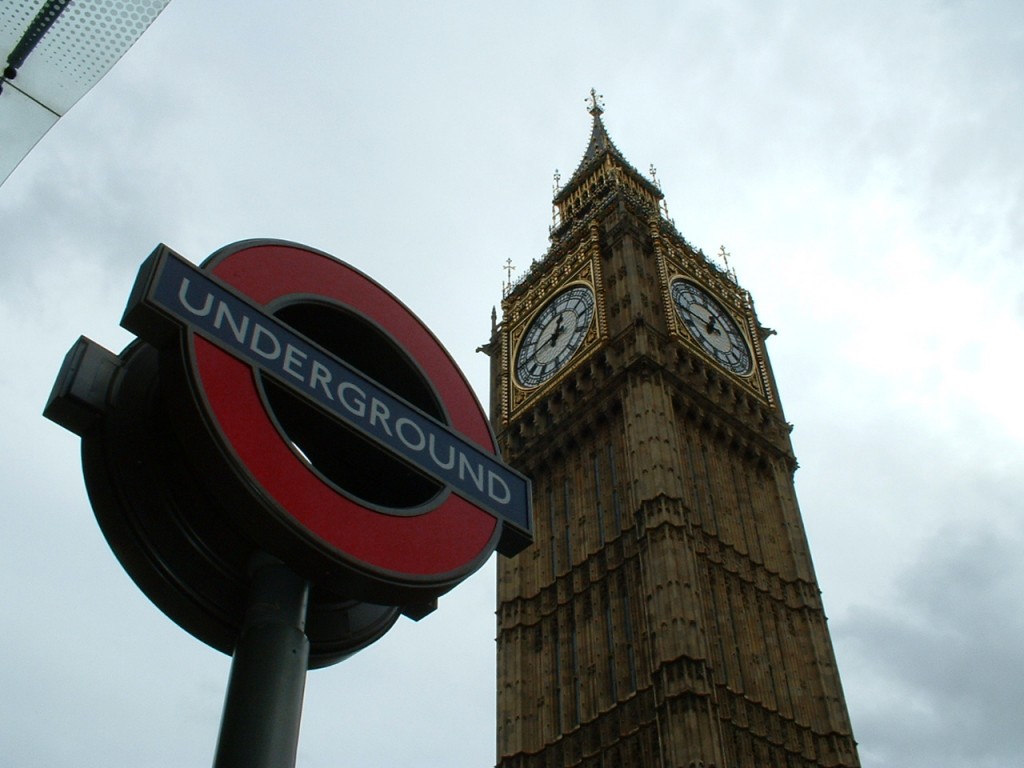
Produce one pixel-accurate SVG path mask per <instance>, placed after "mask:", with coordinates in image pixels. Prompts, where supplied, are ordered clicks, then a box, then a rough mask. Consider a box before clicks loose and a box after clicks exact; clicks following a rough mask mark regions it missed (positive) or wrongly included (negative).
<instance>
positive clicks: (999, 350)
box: [0, 0, 1024, 768]
mask: <svg viewBox="0 0 1024 768" xmlns="http://www.w3.org/2000/svg"><path fill="white" fill-rule="evenodd" d="M26 66H27V65H26ZM591 87H595V88H596V89H597V91H598V92H599V93H601V94H603V95H604V97H605V104H606V108H607V111H606V113H605V116H604V120H605V124H606V126H607V128H608V131H609V133H610V135H611V137H612V139H613V140H614V141H615V143H616V145H617V146H618V147H619V149H620V150H621V151H622V152H623V153H624V154H625V156H626V157H627V158H628V159H629V160H630V161H631V162H632V163H633V165H634V166H636V167H637V168H639V169H641V170H644V171H646V170H647V169H648V168H649V166H650V165H651V164H654V165H655V166H656V167H657V178H658V180H659V182H660V183H661V185H662V187H663V190H664V192H665V196H666V200H667V203H668V207H669V213H670V215H671V216H672V218H673V219H674V220H675V223H676V226H677V228H678V229H679V230H680V231H681V232H682V233H683V234H684V235H685V236H686V238H687V239H688V240H689V241H690V242H691V243H693V244H694V245H695V246H697V247H700V248H702V249H703V250H704V251H705V252H706V253H714V252H716V251H717V250H718V248H719V246H720V245H722V244H724V245H725V247H726V249H727V250H728V251H729V252H730V254H731V257H730V265H731V266H733V267H734V268H735V269H736V272H737V274H738V276H739V280H740V282H741V283H742V284H743V285H744V286H745V287H746V288H748V289H749V290H750V291H751V292H752V293H753V296H754V300H755V303H756V306H757V310H758V313H759V316H760V319H761V321H762V323H764V324H765V325H767V326H770V327H772V328H774V329H776V330H777V331H778V335H776V336H773V337H771V339H770V340H769V342H768V344H769V348H768V349H769V354H770V355H771V358H772V362H773V365H774V367H775V371H776V374H777V377H778V380H779V387H780V390H781V398H782V402H783V404H784V407H785V411H786V417H787V419H788V420H789V421H790V422H792V423H793V424H794V425H795V428H794V431H793V440H794V444H795V449H796V453H797V457H798V459H799V461H800V465H801V466H800V469H799V470H798V472H797V490H798V494H799V497H800V502H801V507H802V510H803V515H804V521H805V524H806V526H807V531H808V535H809V537H810V542H811V549H812V553H813V555H814V560H815V565H816V569H817V573H818V577H819V581H820V584H821V587H822V589H823V591H824V600H825V607H826V611H827V613H828V615H829V617H830V626H831V629H832V637H833V642H834V644H835V648H836V654H837V657H838V662H839V666H840V672H841V675H842V679H843V683H844V687H845V690H846V696H847V701H848V704H849V709H850V715H851V718H852V721H853V727H854V733H855V736H856V738H857V740H858V742H859V743H860V753H861V758H862V761H863V764H864V765H865V766H866V767H870V768H925V767H926V766H927V767H928V768H932V767H933V766H939V765H956V766H958V767H959V768H989V767H996V766H998V767H999V768H1003V767H1004V766H1009V765H1018V764H1020V755H1021V754H1022V752H1024V729H1022V728H1021V727H1020V723H1021V722H1022V721H1024V700H1022V696H1021V691H1022V690H1024V643H1022V639H1024V619H1022V595H1024V565H1022V554H1024V518H1022V514H1021V512H1022V506H1024V502H1022V499H1024V411H1022V408H1021V405H1020V402H1021V400H1020V391H1021V390H1022V388H1024V363H1022V360H1021V354H1022V350H1024V262H1022V254H1024V206H1022V200H1024V168H1022V148H1024V138H1022V137H1024V106H1022V105H1024V5H1021V4H1020V3H1019V2H1017V1H1016V0H1006V1H1004V2H998V1H997V0H992V1H991V2H987V3H967V2H953V1H948V2H939V1H938V0H936V1H934V2H925V1H923V0H901V1H900V2H898V3H895V2H873V1H867V2H859V3H849V2H842V3H840V2H810V1H809V0H808V1H806V2H761V1H760V0H749V1H748V2H732V3H728V2H723V3H683V2H676V1H671V2H668V1H666V2H634V3H628V4H627V3H611V2H588V3H583V2H576V3H568V2H567V3H547V2H517V3H514V4H511V3H506V4H499V3H487V4H484V3H469V2H466V3H452V2H433V3H413V2H406V3H400V2H380V3H372V4H371V3H334V2H328V1H327V0H321V1H320V2H311V1H310V2H306V1H300V0H296V2H290V3H281V2H278V3H272V2H254V1H253V0H249V1H248V2H242V1H241V0H220V2H217V3H210V2H204V1H203V0H173V2H171V4H170V5H169V6H168V8H167V10H165V11H164V13H163V14H162V15H161V16H160V18H158V19H157V21H156V22H155V23H154V24H153V26H152V27H151V28H150V29H149V31H148V32H146V34H145V35H144V36H143V37H142V38H141V39H140V41H139V42H138V43H137V44H136V45H135V47H134V48H133V49H132V50H131V51H130V52H129V53H128V54H127V55H126V56H125V57H124V58H123V59H122V60H121V61H120V63H118V64H117V65H116V66H115V67H114V69H113V70H112V71H111V72H110V74H108V75H107V76H106V77H105V78H104V79H103V80H102V81H100V83H99V84H98V85H97V86H96V87H95V88H93V90H92V91H91V92H89V93H88V94H87V95H86V96H85V97H84V98H83V99H82V101H80V102H79V103H78V105H77V106H75V107H74V108H73V109H72V110H71V111H70V112H69V113H68V114H67V115H66V116H65V117H64V118H62V119H61V120H60V121H59V122H58V124H57V125H56V127H55V128H53V129H52V130H51V131H50V133H49V134H48V135H47V136H46V137H45V138H44V139H43V140H42V141H41V142H40V144H39V145H38V146H37V147H36V149H35V150H34V151H33V152H32V153H31V154H30V155H29V156H28V158H27V159H26V160H25V161H24V162H23V163H22V164H21V166H20V167H19V168H18V169H17V170H15V172H14V173H13V174H12V175H11V177H10V178H9V179H8V181H7V182H6V183H5V184H4V185H3V186H2V187H0V264H2V267H3V268H2V269H0V286H2V287H0V322H2V327H3V329H4V332H3V334H2V336H0V350H2V353H3V360H4V364H3V367H2V369H0V407H2V408H3V409H4V439H3V440H2V442H0V483H2V488H3V495H4V504H3V507H2V509H0V520H2V528H0V530H2V533H0V569H2V570H0V590H2V593H0V601H2V602H0V605H2V607H3V610H2V612H0V659H2V661H0V754H2V755H3V757H2V758H0V762H3V763H4V764H5V765H11V766H18V768H44V767H45V768H65V767H66V768H71V767H72V766H74V767H75V768H80V766H91V765H97V766H99V765H103V766H129V765H132V766H136V765H145V766H152V767H153V768H179V767H180V768H185V767H186V766H190V767H191V766H196V765H205V764H209V763H210V761H211V759H212V756H213V751H214V746H215V741H216V735H217V729H218V726H219V718H220V708H221V703H222V700H223V695H224V689H225V684H226V682H227V674H228V667H229V659H228V658H227V657H225V656H223V655H221V654H220V653H218V652H216V651H214V650H211V649H210V648H208V647H206V646H204V645H202V644H201V643H200V642H199V641H197V640H194V639H193V638H192V637H191V636H189V635H187V634H185V633H184V632H183V631H182V630H180V629H179V628H178V627H177V626H176V625H175V624H173V623H172V622H171V621H170V620H169V619H167V618H165V617H164V616H163V615H162V614H161V613H160V612H159V611H158V610H157V609H156V608H155V607H153V606H152V604H150V603H149V602H148V601H147V599H146V598H145V597H144V596H143V595H142V594H141V592H139V591H138V590H137V589H136V588H135V586H134V585H133V583H132V582H131V581H130V579H129V578H128V577H127V576H126V575H125V573H124V572H123V570H122V569H121V568H120V566H119V565H118V563H117V562H116V560H115V559H114V556H113V555H112V554H111V552H110V550H109V548H108V547H107V545H106V543H105V542H104V540H103V538H102V535H101V533H100V531H99V528H98V526H97V525H96V523H95V520H94V518H93V516H92V512H91V510H90V507H89V504H88V501H87V499H86V496H85V491H84V488H83V483H82V479H81V464H80V461H79V457H78V451H79V445H80V441H79V439H78V438H77V437H76V436H74V435H72V434H71V433H69V432H66V431H64V430H63V429H61V428H60V427H58V426H56V425H54V424H52V423H50V422H48V421H46V420H44V419H43V418H42V416H41V415H40V413H41V410H42V407H43V405H44V403H45V400H46V397H47V394H48V393H49V390H50V387H51V385H52V383H53V380H54V377H55V375H56V373H57V370H58V368H59V366H60V363H61V360H62V358H63V356H64V353H65V352H66V351H67V349H68V348H69V347H70V346H71V344H72V343H73V342H74V341H75V339H76V338H77V337H78V336H79V335H80V334H85V335H87V336H89V337H91V338H93V339H94V340H96V341H97V342H99V343H100V344H103V345H104V346H106V347H108V348H109V349H112V350H115V351H117V350H120V349H122V348H123V347H124V346H125V344H126V343H127V342H128V341H129V340H130V337H129V336H128V334H127V333H126V332H125V331H123V330H121V329H120V328H119V327H118V320H119V318H120V315H121V312H122V310H123V308H124V305H125V302H126V300H127V298H128V293H129V290H130V287H131V285H132V282H133V280H134V278H135V272H136V270H137V268H138V265H139V264H140V263H141V261H142V260H143V259H144V258H145V257H146V255H148V254H149V252H150V251H151V250H152V249H153V247H154V246H155V245H156V244H157V243H159V242H164V243H166V244H168V245H169V246H171V247H172V248H174V249H175V250H177V251H178V252H180V253H182V254H183V255H185V256H186V257H188V258H190V259H191V260H193V261H196V262H198V261H201V260H202V259H203V258H205V257H206V256H207V255H208V254H209V253H210V252H212V251H213V250H215V249H216V248H218V247H219V246H221V245H224V244H227V243H230V242H233V241H237V240H243V239H247V238H253V237H275V238H284V239H289V240H295V241H298V242H301V243H305V244H308V245H311V246H314V247H317V248H319V249H322V250H325V251H327V252H329V253H332V254H334V255H336V256H337V257H339V258H341V259H343V260H346V261H348V262H350V263H352V264H353V265H355V266H356V267H358V268H359V269H361V270H363V271H365V272H367V273H369V274H370V275H372V276H373V277H375V278H376V279H377V280H378V281H380V282H381V283H383V284H384V285H385V286H387V287H388V288H389V289H390V290H391V291H392V292H394V293H395V294H396V295H398V296H399V297H400V298H401V299H402V300H403V301H405V302H406V303H407V304H408V305H409V306H410V307H411V308H412V309H413V310H414V311H415V312H416V313H417V314H418V315H419V316H420V317H421V318H422V319H423V320H424V322H425V323H426V324H427V325H428V326H430V327H431V328H432V329H433V330H434V332H435V333H436V334H437V335H438V337H439V338H440V339H441V340H442V342H443V343H444V344H445V345H446V346H447V347H448V348H449V350H450V351H451V353H452V354H453V356H454V357H455V358H456V360H457V361H458V363H459V364H460V365H461V366H462V367H463V369H464V371H465V372H466V374H467V375H468V376H469V378H470V380H471V382H472V383H473V385H474V387H475V388H476V390H477V392H478V394H479V396H480V398H481V399H482V400H484V401H486V397H487V392H486V386H487V372H486V359H485V358H484V357H483V356H482V355H480V354H477V353H475V352H474V350H475V349H476V348H477V346H479V345H480V344H481V343H482V342H484V341H485V340H486V339H487V336H488V333H489V328H490V312H491V307H492V306H493V305H495V304H496V303H498V302H499V301H500V297H501V283H502V279H503V277H504V272H503V270H502V265H503V264H504V263H505V261H506V259H509V258H511V259H512V262H513V263H514V264H515V265H516V266H517V267H518V273H519V274H521V273H522V271H523V270H525V269H526V268H527V267H528V265H529V263H530V261H531V260H532V259H534V258H539V257H540V256H541V255H542V254H543V253H544V252H545V250H546V248H547V233H548V226H549V224H550V221H551V213H550V211H551V209H550V201H551V196H552V180H553V175H554V173H555V171H556V169H557V170H560V171H561V174H562V179H563V180H565V179H567V178H568V176H569V175H570V174H571V173H572V171H573V170H574V169H575V167H576V165H577V163H578V162H579V160H580V158H581V156H582V154H583V151H584V149H585V148H586V144H587V140H588V138H589V132H590V117H589V115H587V113H586V111H585V104H584V99H585V97H586V96H587V94H588V92H589V90H590V88H591ZM2 107H3V102H2V99H0V108H2ZM493 611H494V563H493V561H492V562H491V563H489V564H488V565H487V566H485V567H484V569H482V570H481V571H480V572H479V573H478V574H477V575H475V576H474V577H472V578H471V579H470V580H468V581H467V582H466V583H464V584H463V585H462V586H461V587H460V588H458V589H457V590H456V591H455V592H453V593H452V594H450V595H448V596H446V597H444V598H442V600H441V603H440V608H439V609H438V611H437V612H436V613H434V614H433V615H431V616H429V617H428V618H426V619H424V620H423V621H422V622H420V623H413V622H411V621H408V620H404V619H403V620H401V621H400V622H399V623H398V624H397V625H396V627H395V628H394V629H393V630H392V631H391V632H390V633H389V634H388V635H387V636H385V637H384V638H383V639H382V640H381V641H379V642H378V643H377V644H376V645H374V646H373V647H371V648H369V649H367V650H365V651H363V652H362V653H360V654H359V655H357V656H356V657H354V658H352V659H350V660H348V661H345V662H343V663H342V664H340V665H337V666H335V667H331V668H329V669H326V670H318V671H315V672H311V673H310V675H309V678H308V681H307V693H306V702H305V710H304V717H303V727H302V735H301V741H300V746H299V760H298V763H299V765H300V766H303V768H315V767H316V766H341V765H344V766H381V767H384V766H387V767H390V766H395V765H411V766H437V767H438V768H442V767H443V768H450V767H452V766H457V767H460V768H461V766H475V767H479V766H487V765H493V762H494V644H493V637H494V615H493Z"/></svg>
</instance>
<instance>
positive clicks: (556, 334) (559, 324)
mask: <svg viewBox="0 0 1024 768" xmlns="http://www.w3.org/2000/svg"><path fill="white" fill-rule="evenodd" d="M561 335H562V316H561V315H559V316H558V322H556V323H555V332H554V333H552V334H551V341H550V342H549V343H550V344H551V346H552V347H553V346H555V342H556V341H558V337H559V336H561Z"/></svg>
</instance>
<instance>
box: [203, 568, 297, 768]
mask: <svg viewBox="0 0 1024 768" xmlns="http://www.w3.org/2000/svg"><path fill="white" fill-rule="evenodd" d="M249 573H250V579H251V582H250V592H249V603H248V607H247V609H246V614H245V621H244V623H243V625H242V630H241V632H240V633H239V637H238V644H237V646H236V647H235V652H234V655H233V657H232V662H231V676H230V679H229V680H228V690H227V694H226V696H225V699H224V713H223V716H222V718H221V726H220V736H219V738H218V740H217V753H216V756H215V757H214V763H213V765H214V768H294V766H295V754H296V750H297V749H298V744H299V721H300V719H301V717H302V697H303V693H304V691H305V686H306V670H307V668H308V666H309V639H308V638H307V637H306V633H305V627H306V608H307V604H308V600H309V583H308V582H307V581H305V580H304V579H302V578H301V577H299V576H298V575H297V574H295V573H294V572H293V571H292V570H291V569H290V568H288V567H287V566H285V565H284V564H283V563H281V562H280V561H279V560H277V559H276V558H273V557H270V556H269V555H266V554H263V553H261V552H259V553H256V554H255V555H253V557H252V559H251V561H250V565H249Z"/></svg>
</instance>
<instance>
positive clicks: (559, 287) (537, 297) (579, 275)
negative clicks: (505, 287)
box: [501, 232, 608, 423]
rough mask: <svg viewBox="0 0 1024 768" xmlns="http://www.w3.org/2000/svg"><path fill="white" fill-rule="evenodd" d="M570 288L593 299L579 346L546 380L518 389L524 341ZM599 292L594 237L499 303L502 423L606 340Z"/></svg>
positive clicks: (564, 376) (604, 316) (598, 267)
mask: <svg viewBox="0 0 1024 768" xmlns="http://www.w3.org/2000/svg"><path fill="white" fill-rule="evenodd" d="M574 285H579V286H585V287H587V288H588V289H589V290H590V291H591V294H592V296H593V299H594V315H593V318H592V319H591V320H590V323H589V327H588V328H587V330H586V334H585V336H584V337H583V340H582V341H581V342H580V343H579V345H578V347H577V349H576V350H575V351H574V352H573V353H572V357H571V358H570V359H569V360H568V361H567V362H566V363H565V364H564V366H563V367H561V368H559V369H558V370H557V371H556V372H554V373H553V374H551V378H548V379H546V380H544V381H541V382H539V383H537V384H535V385H533V386H524V385H523V384H521V383H520V382H519V381H518V380H517V377H516V372H515V370H516V360H517V356H518V355H519V349H520V346H521V344H522V341H523V337H524V335H525V334H526V333H527V331H528V329H529V328H530V326H531V324H532V323H533V321H534V319H535V318H536V317H538V316H539V315H540V314H541V313H542V312H543V310H544V308H545V307H547V305H548V304H549V303H550V302H551V301H552V300H554V299H556V298H557V297H558V296H560V295H561V294H563V293H564V292H565V291H567V290H569V289H571V288H572V286H574ZM600 286H601V264H600V260H599V258H598V254H597V240H596V232H595V233H594V237H592V238H588V239H587V240H586V241H584V242H583V243H582V244H581V245H580V247H579V248H577V249H576V250H575V251H574V252H573V253H572V254H571V255H569V256H568V257H567V258H566V259H564V260H563V261H561V262H560V263H558V264H557V265H555V266H554V268H553V269H551V270H550V271H549V272H547V273H546V274H543V275H541V276H540V277H538V278H537V279H536V281H534V282H533V284H532V285H531V286H530V287H529V288H528V289H526V290H525V291H524V292H523V293H521V294H519V293H517V294H515V295H512V296H509V297H508V298H506V299H505V300H504V301H502V312H503V313H504V321H503V323H502V329H501V332H502V336H503V339H502V345H501V354H502V371H504V372H505V376H504V377H503V381H502V390H503V393H502V394H503V397H502V418H503V421H504V422H505V423H507V422H508V421H510V420H511V419H513V418H515V416H516V415H517V414H518V411H519V410H520V409H521V408H522V406H523V405H525V404H526V403H528V402H530V401H532V400H534V399H536V398H537V397H539V396H542V395H543V394H544V393H546V392H548V391H550V390H551V389H552V388H553V387H555V386H557V385H558V384H559V383H560V382H561V381H563V380H564V379H565V378H566V376H568V375H570V374H571V373H572V372H573V371H575V370H576V369H577V368H578V367H579V366H580V364H581V363H583V362H584V361H585V360H587V359H588V358H589V357H590V355H591V354H592V353H593V351H594V350H595V349H597V348H598V347H599V346H600V343H601V341H602V340H604V339H607V337H608V326H607V320H606V315H605V305H604V296H603V292H602V291H601V290H600Z"/></svg>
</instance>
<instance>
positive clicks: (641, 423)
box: [485, 92, 859, 768]
mask: <svg viewBox="0 0 1024 768" xmlns="http://www.w3.org/2000/svg"><path fill="white" fill-rule="evenodd" d="M602 111H603V110H602V108H601V105H600V103H599V101H598V98H597V96H596V95H595V94H594V93H593V92H591V102H590V114H591V115H592V116H593V130H592V133H591V136H590V143H589V145H588V146H587V149H586V152H585V153H584V155H583V159H582V161H581V162H580V164H579V167H578V168H577V169H576V171H575V173H574V174H573V175H572V177H571V178H570V179H569V181H568V182H567V183H566V184H565V185H564V186H563V187H562V188H561V189H559V190H558V191H557V193H556V195H555V198H554V204H555V207H556V213H557V216H556V221H555V225H554V226H553V228H552V231H551V247H550V249H549V251H548V253H547V254H546V255H545V257H544V258H543V259H542V260H540V261H539V262H537V263H535V264H534V265H533V266H532V267H531V269H530V270H529V272H528V273H527V274H526V275H525V276H524V277H523V279H522V280H521V281H520V282H519V283H518V284H516V285H515V286H514V287H511V288H510V289H509V291H508V292H507V295H506V296H505V298H504V300H503V301H502V318H501V321H500V323H498V322H497V320H496V319H495V321H493V322H492V326H493V328H492V337H491V340H490V342H489V343H488V345H487V346H486V347H485V350H486V351H487V352H488V353H489V354H490V356H491V361H492V383H491V409H492V420H493V423H494V427H495V431H496V432H497V435H498V439H499V442H500V443H501V446H502V451H503V454H504V457H505V459H506V460H507V461H508V462H509V463H510V464H512V465H513V466H515V467H516V468H517V469H519V470H520V471H522V472H524V473H525V474H526V475H528V476H530V477H531V478H532V480H533V492H534V512H535V531H536V541H535V543H534V544H533V546H532V547H530V548H529V549H527V550H525V551H524V552H522V553H521V554H520V555H519V556H518V557H516V558H513V559H503V560H501V561H500V562H499V564H498V569H499V570H498V602H499V605H498V636H497V643H498V713H497V714H498V724H497V725H498V765H499V766H500V767H501V768H533V767H535V766H536V767H540V766H543V767H544V768H568V767H569V766H586V767H587V768H615V767H618V766H623V767H624V768H625V767H629V768H698V766H699V767H700V768H712V766H714V767H715V768H810V766H857V765H859V762H858V758H857V750H856V745H855V742H854V740H853V736H852V732H851V728H850V721H849V717H848V715H847V711H846V704H845V702H844V699H843V692H842V687H841V685H840V681H839V675H838V672H837V670H836V664H835V659H834V656H833V652H832V644H831V640H830V638H829V633H828V628H827V626H826V622H825V614H824V611H823V609H822V604H821V598H820V593H819V590H818V586H817V582H816V580H815V576H814V570H813V567H812V565H811V557H810V552H809V551H808V546H807V540H806V537H805V534H804V528H803V523H802V521H801V518H800V512H799V509H798V506H797V501H796V496H795V493H794V488H793V473H794V471H795V469H796V460H795V458H794V456H793V451H792V447H791V444H790V440H789V429H790V427H789V425H788V424H787V423H786V421H785V418H784V416H783V413H782V409H781V406H780V404H779V400H778V395H777V393H776V390H775V382H774V379H773V377H772V373H771V367H770V365H769V362H768V357H767V355H766V353H765V348H764V338H765V336H766V335H767V332H766V329H765V328H763V327H762V326H761V325H760V323H759V322H758V319H757V316H756V314H755V312H754V306H753V302H752V301H751V298H750V295H749V294H748V293H747V292H746V291H745V290H743V289H742V288H741V287H740V286H739V285H738V284H737V282H736V280H735V277H734V276H733V275H732V274H731V273H728V272H726V271H724V270H722V269H721V268H719V267H718V266H716V265H715V264H714V263H713V262H711V261H709V260H708V259H707V258H706V257H705V256H704V255H703V253H701V252H700V251H698V250H695V249H694V248H693V247H692V246H691V245H690V244H689V243H687V242H686V240H685V239H684V238H683V237H682V235H680V234H679V232H677V231H676V229H675V227H674V226H673V224H672V223H671V222H670V221H669V220H667V219H666V218H665V217H664V216H663V215H662V213H661V201H662V194H661V191H660V190H659V189H658V187H657V186H656V185H655V184H654V183H652V182H651V181H649V180H648V179H647V178H645V177H644V176H643V175H642V174H640V173H639V172H638V171H637V170H636V169H635V168H633V166H631V165H630V164H629V163H628V162H627V161H626V159H625V157H624V156H623V155H622V153H621V152H619V150H618V149H617V148H616V147H615V145H614V144H612V142H611V140H610V139H609V137H608V134H607V132H606V130H605V126H604V124H603V122H602V118H601V115H602Z"/></svg>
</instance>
